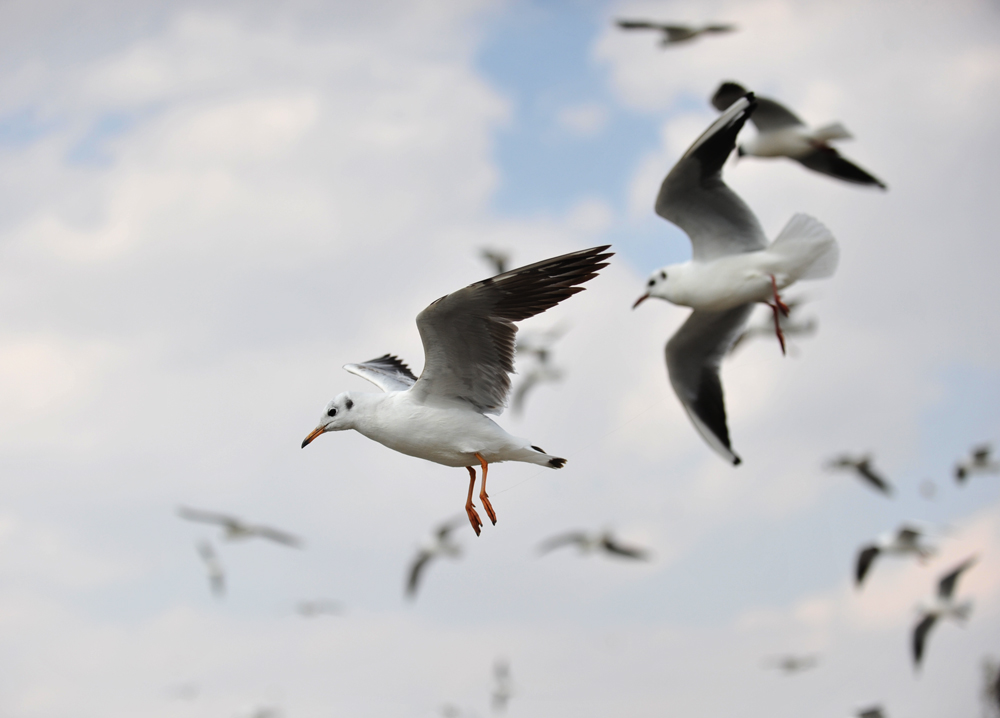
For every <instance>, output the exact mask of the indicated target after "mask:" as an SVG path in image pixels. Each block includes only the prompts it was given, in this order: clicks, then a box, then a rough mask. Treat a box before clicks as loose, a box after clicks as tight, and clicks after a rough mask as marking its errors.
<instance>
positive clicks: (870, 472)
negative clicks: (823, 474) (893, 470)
mask: <svg viewBox="0 0 1000 718" xmlns="http://www.w3.org/2000/svg"><path fill="white" fill-rule="evenodd" d="M871 464H872V457H871V456H870V455H869V456H862V457H860V458H857V459H855V458H852V457H850V456H848V455H846V454H845V455H843V456H838V457H837V458H835V459H831V460H830V461H828V462H827V464H826V468H828V469H851V470H853V471H854V472H855V473H856V474H857V475H858V476H860V477H861V478H862V479H864V480H865V481H867V482H868V483H869V484H870V485H871V486H874V487H875V488H876V489H878V490H879V491H881V492H882V493H883V494H885V495H886V496H892V486H890V485H889V482H888V481H886V480H885V479H884V478H883V477H882V475H881V474H878V473H876V471H875V470H874V469H873V468H872V466H871Z"/></svg>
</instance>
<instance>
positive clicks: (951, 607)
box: [913, 556, 978, 668]
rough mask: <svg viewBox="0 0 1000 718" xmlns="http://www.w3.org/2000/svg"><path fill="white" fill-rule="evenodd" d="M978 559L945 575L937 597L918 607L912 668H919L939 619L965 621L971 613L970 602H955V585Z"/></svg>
mask: <svg viewBox="0 0 1000 718" xmlns="http://www.w3.org/2000/svg"><path fill="white" fill-rule="evenodd" d="M977 560H978V557H976V556H972V557H971V558H968V559H966V560H965V561H963V562H962V563H960V564H959V565H958V566H956V567H955V568H953V569H952V570H951V571H949V572H948V573H947V574H945V575H944V576H943V577H942V578H941V580H940V581H938V590H937V595H935V596H933V597H932V598H931V599H929V600H927V601H924V602H923V603H922V604H921V606H920V614H921V615H920V621H919V622H918V623H917V625H916V626H915V627H914V629H913V667H914V668H919V667H920V661H921V659H922V658H923V656H924V646H925V645H926V643H927V634H928V633H929V632H930V630H931V628H932V627H933V626H934V624H935V622H936V621H937V620H938V619H939V618H954V619H955V620H956V621H965V620H966V619H967V618H968V617H969V614H970V613H971V612H972V601H966V602H965V603H961V604H959V603H957V602H956V601H955V584H956V583H957V582H958V579H959V577H960V576H961V575H962V573H963V572H964V571H966V570H968V569H969V568H970V567H971V566H972V565H973V564H975V563H976V561H977Z"/></svg>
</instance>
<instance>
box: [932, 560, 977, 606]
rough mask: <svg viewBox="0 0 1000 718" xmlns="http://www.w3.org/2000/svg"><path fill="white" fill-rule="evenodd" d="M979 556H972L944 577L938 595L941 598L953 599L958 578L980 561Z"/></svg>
mask: <svg viewBox="0 0 1000 718" xmlns="http://www.w3.org/2000/svg"><path fill="white" fill-rule="evenodd" d="M978 560H979V558H978V556H972V557H971V558H967V559H966V560H965V561H963V562H962V563H960V564H959V565H958V566H956V567H955V568H954V569H953V570H952V571H951V572H949V573H948V575H947V576H944V577H943V578H942V579H941V581H940V582H938V595H939V596H940V597H941V598H951V596H952V594H954V593H955V584H956V583H958V577H959V576H961V575H962V572H963V571H965V570H966V569H968V568H971V567H972V565H973V564H974V563H975V562H976V561H978Z"/></svg>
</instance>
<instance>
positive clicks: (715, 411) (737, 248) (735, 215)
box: [632, 94, 838, 465]
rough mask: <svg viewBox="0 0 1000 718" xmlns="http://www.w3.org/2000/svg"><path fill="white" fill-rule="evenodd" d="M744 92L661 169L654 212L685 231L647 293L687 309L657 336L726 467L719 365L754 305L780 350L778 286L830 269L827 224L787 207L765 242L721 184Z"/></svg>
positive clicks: (834, 253) (742, 117)
mask: <svg viewBox="0 0 1000 718" xmlns="http://www.w3.org/2000/svg"><path fill="white" fill-rule="evenodd" d="M755 107H756V101H755V100H754V98H753V95H752V94H748V95H747V96H746V97H741V98H740V99H739V100H737V101H736V102H734V103H733V104H732V106H731V107H730V108H729V109H728V110H727V111H726V112H725V113H723V114H722V115H721V116H720V117H719V118H718V119H717V120H716V121H715V122H713V123H712V125H711V126H710V127H709V128H708V129H707V130H706V131H705V133H704V134H703V135H702V136H701V137H699V138H698V139H697V140H696V141H695V143H694V144H693V145H691V147H690V148H689V149H688V151H687V152H685V153H684V155H683V156H682V157H681V158H680V160H678V162H677V164H676V165H674V168H673V169H672V170H670V173H669V174H668V175H667V177H666V179H664V180H663V185H662V186H661V187H660V194H659V196H658V197H657V198H656V213H657V214H658V215H660V216H661V217H663V218H664V219H667V220H670V221H671V222H673V223H674V224H676V225H677V226H678V227H680V228H681V229H683V230H684V231H685V232H686V233H687V235H688V236H689V237H690V238H691V246H692V249H693V255H692V259H691V261H690V262H685V263H684V264H673V265H670V266H668V267H664V268H663V269H659V270H657V271H655V272H653V274H652V276H651V277H650V278H649V281H648V282H647V284H646V293H645V294H643V295H642V296H641V297H639V299H637V300H636V302H635V304H633V305H632V306H633V308H635V307H638V306H639V305H640V304H642V302H644V301H645V300H646V299H648V298H649V297H659V298H660V299H666V300H667V301H669V302H673V303H674V304H680V305H682V306H687V307H691V308H692V309H694V312H692V314H691V315H690V316H689V317H688V319H687V321H686V322H684V324H683V326H681V328H680V329H679V330H678V331H677V333H676V334H674V336H673V337H672V338H671V339H670V341H669V342H667V350H666V354H667V371H668V373H669V374H670V383H671V384H672V385H673V387H674V391H675V392H676V393H677V396H678V398H679V399H680V400H681V404H683V406H684V409H685V410H686V411H687V413H688V416H689V417H690V418H691V421H692V423H693V424H694V426H695V428H696V429H697V430H698V433H700V434H701V435H702V437H703V438H704V439H705V441H706V442H708V445H709V446H711V447H712V448H713V449H714V450H715V451H716V452H718V453H719V454H720V455H721V456H722V457H723V458H725V459H726V460H727V461H729V462H731V463H732V464H734V465H736V464H739V463H740V458H739V456H737V455H736V454H735V453H734V452H733V450H732V447H731V445H730V441H729V428H728V427H727V425H726V408H725V403H724V401H723V397H722V383H721V382H720V381H719V363H720V362H721V361H722V357H723V356H724V355H725V354H726V352H727V351H728V350H729V347H730V346H731V345H732V343H733V342H734V341H735V340H736V337H738V336H739V335H740V333H741V332H742V331H743V327H744V326H745V325H746V322H747V319H748V318H749V317H750V314H751V313H752V312H753V309H754V306H755V304H756V303H758V302H764V303H765V304H769V305H770V307H771V309H772V312H773V314H774V330H775V333H776V334H777V336H778V341H779V343H780V344H781V350H782V352H784V350H785V340H784V336H783V334H782V332H781V325H780V320H779V315H780V314H782V313H784V314H788V307H787V305H786V304H785V303H784V302H783V301H782V300H781V297H780V295H779V294H778V290H781V289H784V288H785V287H788V286H789V285H791V284H792V283H794V282H795V281H797V280H799V279H819V278H821V277H829V276H830V275H832V274H833V272H834V270H835V269H836V267H837V259H838V249H837V242H836V240H835V239H834V238H833V235H832V234H830V231H829V230H828V229H827V228H826V227H824V226H823V225H822V224H820V223H819V222H818V221H816V220H815V219H813V218H812V217H809V216H807V215H804V214H796V215H795V216H793V217H792V218H791V220H790V221H789V222H788V224H787V225H785V228H784V229H783V230H782V231H781V233H780V234H779V235H778V237H777V239H775V240H774V242H771V243H770V244H768V241H767V237H766V236H765V235H764V230H763V229H762V228H761V226H760V223H759V222H758V221H757V218H756V217H755V216H754V214H753V212H752V211H751V210H750V208H749V207H748V206H747V205H746V203H745V202H743V200H742V199H740V198H739V197H738V196H737V195H736V193H735V192H733V191H732V190H731V189H729V187H727V186H726V184H725V182H723V181H722V165H723V164H724V163H725V161H726V158H727V157H728V156H729V153H730V152H732V149H733V146H734V145H735V142H736V135H737V134H738V133H739V131H740V128H742V127H743V124H744V123H745V122H746V121H747V119H748V118H749V117H750V116H751V114H752V113H753V112H754V108H755Z"/></svg>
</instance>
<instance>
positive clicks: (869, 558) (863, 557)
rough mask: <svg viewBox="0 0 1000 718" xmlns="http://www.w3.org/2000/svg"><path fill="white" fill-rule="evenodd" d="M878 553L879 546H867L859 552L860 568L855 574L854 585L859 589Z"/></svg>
mask: <svg viewBox="0 0 1000 718" xmlns="http://www.w3.org/2000/svg"><path fill="white" fill-rule="evenodd" d="M878 553H879V549H878V546H865V547H864V548H863V549H861V550H860V551H859V552H858V567H857V569H856V570H855V572H854V585H855V586H857V587H858V588H860V587H861V582H862V581H864V580H865V576H866V575H867V574H868V569H870V568H871V566H872V562H873V561H874V560H875V557H876V556H878Z"/></svg>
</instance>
